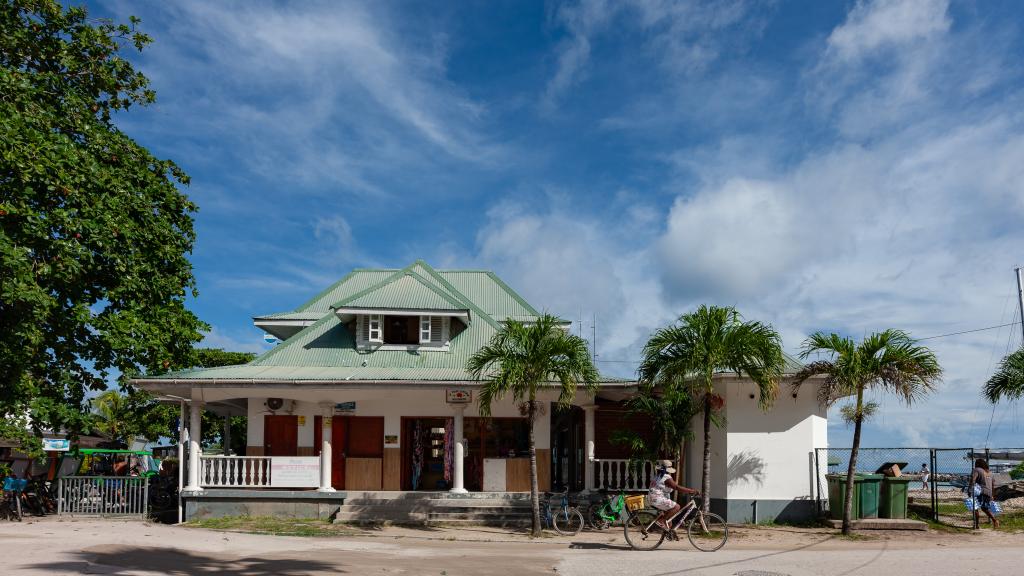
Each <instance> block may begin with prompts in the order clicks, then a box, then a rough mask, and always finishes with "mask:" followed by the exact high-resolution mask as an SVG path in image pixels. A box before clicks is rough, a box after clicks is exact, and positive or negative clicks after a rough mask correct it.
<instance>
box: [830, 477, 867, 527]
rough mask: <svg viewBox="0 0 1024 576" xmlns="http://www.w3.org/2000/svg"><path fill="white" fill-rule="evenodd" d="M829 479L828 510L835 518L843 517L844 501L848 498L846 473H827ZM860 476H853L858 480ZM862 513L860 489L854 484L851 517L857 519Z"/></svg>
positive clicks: (840, 518) (854, 479)
mask: <svg viewBox="0 0 1024 576" xmlns="http://www.w3.org/2000/svg"><path fill="white" fill-rule="evenodd" d="M825 478H826V480H828V511H829V516H830V517H831V518H832V519H833V520H842V519H843V501H844V499H845V498H846V474H826V475H825ZM857 478H858V476H854V477H853V481H854V482H856V481H857ZM859 514H860V490H857V489H856V484H854V490H853V504H852V507H851V510H850V519H851V520H856V519H857V518H859V517H860V516H859Z"/></svg>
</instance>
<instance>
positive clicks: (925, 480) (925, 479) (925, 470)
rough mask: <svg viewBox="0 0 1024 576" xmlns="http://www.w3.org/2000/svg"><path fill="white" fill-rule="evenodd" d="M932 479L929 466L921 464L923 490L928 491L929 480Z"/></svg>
mask: <svg viewBox="0 0 1024 576" xmlns="http://www.w3.org/2000/svg"><path fill="white" fill-rule="evenodd" d="M931 477H932V473H931V471H930V470H928V464H921V490H927V489H928V480H929V479H930V478H931Z"/></svg>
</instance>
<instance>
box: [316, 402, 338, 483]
mask: <svg viewBox="0 0 1024 576" xmlns="http://www.w3.org/2000/svg"><path fill="white" fill-rule="evenodd" d="M320 410H321V412H320V413H321V425H320V487H319V488H317V491H318V492H334V487H333V486H331V433H332V432H333V428H332V426H333V419H334V418H333V417H334V405H333V404H327V403H324V404H321V405H320Z"/></svg>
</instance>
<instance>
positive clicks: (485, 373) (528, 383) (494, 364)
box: [466, 314, 599, 536]
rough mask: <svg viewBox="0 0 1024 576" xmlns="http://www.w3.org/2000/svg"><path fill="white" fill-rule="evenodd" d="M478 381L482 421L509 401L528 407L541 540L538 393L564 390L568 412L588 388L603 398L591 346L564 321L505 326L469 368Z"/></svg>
mask: <svg viewBox="0 0 1024 576" xmlns="http://www.w3.org/2000/svg"><path fill="white" fill-rule="evenodd" d="M466 369H467V370H468V371H469V372H470V374H472V375H473V376H474V377H475V378H476V379H477V380H482V381H483V386H482V388H481V389H480V395H479V398H478V402H479V405H480V415H481V416H484V417H489V416H490V415H491V404H492V403H494V402H495V401H496V400H499V399H501V398H503V397H505V396H506V395H511V396H512V398H513V399H514V400H515V401H516V402H519V403H522V404H525V413H526V417H527V422H528V425H529V435H530V502H531V505H532V508H533V534H534V536H539V535H540V533H541V524H540V495H539V492H538V488H537V449H536V443H535V441H534V424H535V420H536V417H537V414H538V411H539V410H540V404H539V403H538V401H537V394H538V392H541V391H543V390H544V389H549V388H554V389H557V390H558V404H559V405H560V406H562V407H568V406H569V405H570V404H571V403H572V400H573V398H575V396H576V389H577V388H579V387H581V386H582V387H583V388H584V389H585V390H586V391H587V392H588V393H590V394H595V393H596V392H597V381H598V378H599V375H598V373H597V369H596V368H594V364H593V363H592V362H591V359H590V351H589V350H588V349H587V342H586V340H584V339H583V338H580V337H579V336H576V335H574V334H571V333H569V332H568V331H566V330H565V329H564V328H563V327H562V325H561V323H560V322H559V320H558V318H556V317H554V316H552V315H550V314H544V315H542V316H540V317H539V318H537V320H536V321H535V322H531V323H524V322H518V321H516V320H507V321H505V324H504V326H503V327H502V329H501V330H499V331H498V332H497V333H495V334H494V336H493V337H492V338H491V340H490V342H489V343H488V344H486V345H485V346H483V347H482V348H480V350H478V351H477V352H476V353H475V354H473V356H472V357H470V359H469V361H468V362H467V364H466Z"/></svg>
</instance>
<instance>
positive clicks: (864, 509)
mask: <svg viewBox="0 0 1024 576" xmlns="http://www.w3.org/2000/svg"><path fill="white" fill-rule="evenodd" d="M882 478H883V476H882V475H881V474H861V475H859V476H858V477H857V478H855V479H854V482H856V484H857V492H859V493H860V514H859V517H860V518H878V502H879V495H880V494H879V493H880V492H881V487H882Z"/></svg>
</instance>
